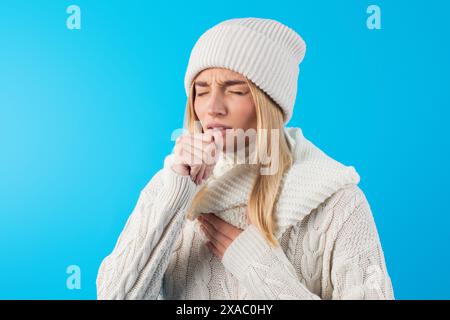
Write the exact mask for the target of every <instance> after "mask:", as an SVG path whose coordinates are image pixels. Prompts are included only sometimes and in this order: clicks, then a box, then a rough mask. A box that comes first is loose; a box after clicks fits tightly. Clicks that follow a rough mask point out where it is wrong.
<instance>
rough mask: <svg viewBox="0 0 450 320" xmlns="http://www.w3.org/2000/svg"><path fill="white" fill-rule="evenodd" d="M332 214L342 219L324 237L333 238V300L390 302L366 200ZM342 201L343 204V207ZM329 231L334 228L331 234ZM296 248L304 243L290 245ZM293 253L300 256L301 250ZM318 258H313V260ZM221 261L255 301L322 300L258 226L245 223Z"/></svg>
mask: <svg viewBox="0 0 450 320" xmlns="http://www.w3.org/2000/svg"><path fill="white" fill-rule="evenodd" d="M341 199H342V200H341V203H335V204H333V205H334V206H335V207H334V208H328V209H332V210H347V209H348V208H351V209H350V210H347V214H348V218H346V219H343V218H342V217H343V216H344V212H338V211H336V212H334V214H335V215H337V216H339V215H341V217H340V218H338V219H336V222H335V223H334V224H331V226H330V228H331V229H329V230H328V232H329V233H327V237H329V236H332V237H333V239H334V240H333V241H332V243H333V244H334V245H333V249H332V254H331V255H330V256H331V257H332V258H331V261H330V264H331V266H330V271H329V275H328V276H327V278H329V279H331V283H332V294H331V295H330V298H332V299H393V298H394V297H393V291H392V286H391V282H390V278H389V275H388V273H387V270H386V265H385V261H384V256H383V251H382V249H381V244H380V241H379V238H378V234H377V231H376V228H375V224H374V220H373V218H372V214H371V211H370V208H369V205H368V203H367V201H366V200H365V197H362V198H361V199H362V200H361V201H360V202H359V203H358V204H357V205H355V202H354V201H351V200H349V198H346V197H341ZM342 201H345V202H346V203H342ZM333 228H336V229H335V230H333ZM294 242H295V243H297V245H298V246H302V245H304V244H303V243H302V242H304V241H294ZM294 251H297V252H299V251H300V250H296V249H295V248H294ZM316 258H317V257H316ZM222 263H223V264H224V266H225V268H226V269H228V270H229V271H230V272H231V273H232V274H233V275H234V276H235V277H236V278H237V279H238V280H239V282H240V283H242V284H243V285H244V286H245V287H246V289H247V291H249V292H250V293H252V295H254V296H256V297H258V298H259V299H271V300H276V299H279V300H285V299H295V300H306V299H308V300H320V299H322V298H324V297H323V296H321V295H318V294H315V293H313V292H311V291H310V290H309V289H308V287H307V286H306V285H305V284H304V283H303V282H302V281H300V277H299V275H301V274H302V271H303V272H308V271H306V270H298V269H296V268H295V267H294V265H293V264H292V263H291V262H290V260H289V259H288V258H287V256H286V254H285V253H284V251H283V250H282V248H281V247H280V246H277V247H271V246H270V245H269V243H268V242H267V241H266V240H265V238H264V237H263V236H262V234H261V233H260V232H259V230H258V229H257V227H256V226H254V225H253V224H251V225H249V226H248V227H247V228H246V229H245V230H244V231H243V232H241V234H240V235H239V236H238V237H237V238H235V240H234V241H233V242H232V243H231V244H230V246H229V247H228V248H227V250H226V251H225V253H224V256H223V258H222Z"/></svg>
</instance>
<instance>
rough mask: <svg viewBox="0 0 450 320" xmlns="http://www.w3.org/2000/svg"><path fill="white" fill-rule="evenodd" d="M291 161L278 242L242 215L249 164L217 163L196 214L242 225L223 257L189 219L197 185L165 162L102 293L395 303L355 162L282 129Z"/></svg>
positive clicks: (115, 254)
mask: <svg viewBox="0 0 450 320" xmlns="http://www.w3.org/2000/svg"><path fill="white" fill-rule="evenodd" d="M285 132H286V135H287V138H288V141H289V145H290V147H291V150H293V156H294V165H293V166H292V167H291V168H290V169H289V171H288V172H286V174H285V176H284V178H283V183H282V189H281V193H280V196H279V199H278V202H277V204H276V210H275V212H276V218H277V225H278V230H277V232H276V234H275V236H276V237H277V239H279V241H280V244H281V246H279V247H276V248H272V247H270V245H269V244H268V243H267V242H266V240H265V239H264V238H263V236H262V235H261V233H260V232H259V231H258V229H257V228H256V227H255V226H254V225H248V224H247V220H246V218H245V215H244V212H245V207H246V203H247V197H248V194H249V192H250V189H251V186H252V182H253V179H254V177H255V174H256V172H255V170H252V168H251V165H248V164H237V165H235V164H232V163H231V162H230V161H229V160H228V159H227V158H226V157H222V158H221V159H220V160H219V162H218V163H217V165H216V167H215V169H214V173H213V175H212V176H211V177H210V179H208V180H207V181H206V182H205V183H208V186H209V191H208V193H207V195H206V196H205V197H204V198H203V199H204V200H203V201H202V203H201V205H200V207H199V211H201V212H213V213H215V214H216V215H217V216H219V217H221V218H222V219H224V220H225V221H228V222H229V223H231V224H233V225H235V226H237V227H239V228H241V229H244V231H243V232H242V233H241V234H240V235H239V236H238V237H237V238H236V239H235V240H234V241H233V242H232V243H231V245H230V246H229V247H228V249H227V250H226V251H225V254H224V256H223V259H222V261H220V259H219V258H217V257H215V256H214V255H212V254H211V253H210V252H209V250H208V249H207V247H206V246H205V245H204V242H205V241H206V238H205V237H204V235H203V233H202V231H201V230H200V228H199V224H198V222H197V220H193V221H191V220H188V219H186V211H187V209H188V208H189V205H190V203H191V200H192V198H193V196H194V195H195V193H196V192H197V191H198V189H199V188H200V187H201V186H196V185H195V183H194V182H192V181H191V179H190V177H189V176H181V175H178V174H177V173H175V172H174V171H172V169H171V168H170V164H171V161H173V154H172V155H169V156H168V157H166V160H165V164H164V167H163V168H162V169H161V170H160V171H158V172H157V173H156V174H155V175H154V176H153V178H152V179H151V180H150V182H149V183H148V184H147V185H146V187H145V188H144V189H143V190H142V191H141V194H140V197H139V199H138V201H137V204H136V206H135V208H134V210H133V212H132V214H131V215H130V217H129V219H128V221H127V223H126V225H125V227H124V229H123V231H122V233H121V234H120V236H119V239H118V240H117V243H116V245H115V247H114V249H113V251H112V252H111V253H110V254H109V255H108V256H107V257H106V258H105V259H104V260H103V261H102V263H101V265H100V268H99V271H98V276H97V281H96V284H97V297H98V299H227V300H230V299H393V298H394V295H393V290H392V284H391V280H390V277H389V275H388V272H387V270H386V265H385V260H384V254H383V250H382V248H381V244H380V240H379V236H378V233H377V229H376V226H375V222H374V220H373V216H372V213H371V209H370V207H369V204H368V202H367V200H366V198H365V196H364V194H363V192H362V191H361V189H360V188H359V187H358V186H357V184H358V182H359V175H358V173H357V172H356V171H355V170H354V168H353V167H351V166H344V165H343V164H341V163H339V162H337V161H335V160H333V159H332V158H330V157H329V156H327V155H326V154H325V153H323V152H322V151H321V150H320V149H318V148H317V147H316V146H315V145H313V144H312V143H311V142H310V141H308V140H307V139H306V138H305V137H304V136H303V134H302V131H301V129H300V128H285Z"/></svg>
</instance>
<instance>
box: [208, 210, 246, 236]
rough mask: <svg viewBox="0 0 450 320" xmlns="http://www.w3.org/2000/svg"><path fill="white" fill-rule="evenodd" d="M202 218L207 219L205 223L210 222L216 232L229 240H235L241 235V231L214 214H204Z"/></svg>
mask: <svg viewBox="0 0 450 320" xmlns="http://www.w3.org/2000/svg"><path fill="white" fill-rule="evenodd" d="M201 217H202V218H203V219H205V221H206V222H208V223H209V224H210V225H211V226H212V227H214V229H215V231H217V232H219V233H221V234H223V235H225V236H226V237H228V238H229V239H234V238H236V237H237V236H238V235H239V234H240V233H241V230H240V229H238V228H236V227H235V226H233V225H231V224H229V223H228V222H226V221H224V220H222V219H220V218H219V217H217V216H215V215H214V214H212V213H211V214H203V215H202V216H201Z"/></svg>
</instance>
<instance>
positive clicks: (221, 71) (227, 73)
mask: <svg viewBox="0 0 450 320" xmlns="http://www.w3.org/2000/svg"><path fill="white" fill-rule="evenodd" d="M195 80H197V81H206V82H211V81H213V82H224V81H226V80H242V81H245V77H244V76H243V75H241V74H240V73H238V72H234V71H232V70H229V69H225V68H209V69H205V70H203V71H201V72H200V73H199V74H198V75H197V77H196V79H195Z"/></svg>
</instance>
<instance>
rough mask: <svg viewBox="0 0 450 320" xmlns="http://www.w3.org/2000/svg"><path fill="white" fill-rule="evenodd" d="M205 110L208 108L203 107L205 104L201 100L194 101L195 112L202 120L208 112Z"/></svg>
mask: <svg viewBox="0 0 450 320" xmlns="http://www.w3.org/2000/svg"><path fill="white" fill-rule="evenodd" d="M205 110H206V109H205V108H203V106H202V104H201V103H199V102H195V103H194V111H195V114H196V115H197V118H198V119H199V120H200V121H202V120H203V118H204V116H205V114H206V112H205Z"/></svg>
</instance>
